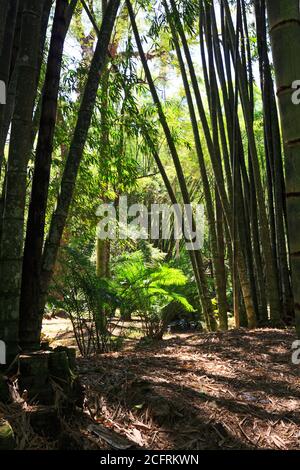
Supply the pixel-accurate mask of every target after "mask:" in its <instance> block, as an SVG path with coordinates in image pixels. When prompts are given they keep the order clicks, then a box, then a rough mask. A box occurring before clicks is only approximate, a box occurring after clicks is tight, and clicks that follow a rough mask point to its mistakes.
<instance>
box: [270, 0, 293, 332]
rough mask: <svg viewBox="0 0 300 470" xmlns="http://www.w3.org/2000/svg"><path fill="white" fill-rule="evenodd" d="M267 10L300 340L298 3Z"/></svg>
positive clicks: (282, 2)
mask: <svg viewBox="0 0 300 470" xmlns="http://www.w3.org/2000/svg"><path fill="white" fill-rule="evenodd" d="M267 10H268V16H269V24H270V35H271V43H272V53H273V58H274V68H275V74H276V82H277V96H278V100H279V106H280V114H281V124H282V132H283V140H284V148H285V164H286V197H287V215H288V223H289V244H290V257H291V270H292V282H293V293H294V305H295V315H296V328H297V333H298V335H299V336H300V239H299V233H300V158H299V156H300V108H299V105H296V104H294V102H293V93H295V89H294V88H293V83H294V82H295V81H297V80H298V81H299V79H300V62H299V61H298V60H296V59H295V58H297V57H299V54H300V28H299V24H300V11H299V1H298V0H290V1H289V2H286V1H285V0H277V1H276V2H275V1H273V0H267ZM298 83H299V82H298Z"/></svg>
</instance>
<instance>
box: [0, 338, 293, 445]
mask: <svg viewBox="0 0 300 470" xmlns="http://www.w3.org/2000/svg"><path fill="white" fill-rule="evenodd" d="M68 335H69V333H68ZM295 339H296V338H295V335H294V332H293V331H291V330H275V329H264V330H255V331H248V330H238V331H237V330H232V331H230V332H227V333H197V334H180V335H177V336H176V337H172V338H169V339H166V340H164V341H161V342H158V343H156V344H152V345H148V346H147V345H143V347H142V346H141V345H140V344H139V343H138V342H137V341H135V342H133V341H131V344H130V350H124V351H122V352H118V353H109V354H105V355H101V356H98V357H94V358H91V359H83V358H79V359H78V361H77V362H78V373H79V374H80V377H81V380H82V382H83V383H84V384H85V386H86V396H87V399H86V404H85V410H84V413H82V412H79V411H78V412H76V415H74V416H73V418H72V419H71V420H69V421H68V422H66V421H65V420H63V423H62V424H63V429H64V430H65V433H64V434H63V435H64V436H65V438H64V437H63V438H60V441H59V442H57V441H55V440H51V439H50V440H48V441H46V440H42V439H41V438H39V437H37V436H36V435H35V434H34V433H32V430H31V429H30V427H29V426H28V423H26V419H24V416H23V417H21V415H20V409H19V408H18V407H17V405H13V406H12V407H7V408H5V407H3V409H1V407H0V414H1V413H2V414H3V415H4V416H5V417H6V418H9V419H10V421H11V422H12V424H13V427H14V430H15V432H16V434H17V441H18V447H19V448H34V449H37V448H50V449H51V448H52V449H55V448H62V449H65V448H83V449H125V448H128V447H130V446H133V448H138V447H142V448H146V449H155V450H157V449H163V450H168V449H184V450H200V449H220V448H221V449H257V448H259V449H300V366H296V365H293V364H292V362H291V353H292V351H291V345H292V342H293V341H294V340H295ZM29 408H30V407H29ZM29 411H30V410H29ZM124 438H125V440H124Z"/></svg>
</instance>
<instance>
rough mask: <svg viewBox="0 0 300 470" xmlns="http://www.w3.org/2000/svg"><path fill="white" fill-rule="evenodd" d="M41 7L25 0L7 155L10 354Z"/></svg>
mask: <svg viewBox="0 0 300 470" xmlns="http://www.w3.org/2000/svg"><path fill="white" fill-rule="evenodd" d="M42 7H43V2H41V1H40V0H27V1H26V3H25V6H24V11H23V17H22V27H21V41H20V54H19V59H18V80H17V89H16V90H17V91H16V106H15V111H14V115H13V120H12V129H11V136H10V147H9V156H8V168H7V182H6V191H5V203H4V213H3V221H2V224H3V229H2V243H1V260H0V279H1V282H0V312H1V327H0V333H1V334H0V336H1V337H2V339H4V341H5V342H6V344H7V346H8V354H9V355H13V354H14V353H16V351H17V343H18V329H19V325H18V320H19V302H20V288H21V273H22V254H23V253H22V251H23V226H24V211H25V198H26V180H27V164H28V158H29V153H30V136H31V123H32V113H33V105H34V98H35V93H36V86H37V71H38V70H37V69H38V55H39V38H40V24H41V15H42Z"/></svg>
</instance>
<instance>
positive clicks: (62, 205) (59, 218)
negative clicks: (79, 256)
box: [26, 0, 120, 347]
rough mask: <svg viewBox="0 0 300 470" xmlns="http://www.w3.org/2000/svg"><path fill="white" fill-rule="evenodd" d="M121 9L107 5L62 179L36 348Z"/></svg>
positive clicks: (33, 331) (35, 324)
mask: <svg viewBox="0 0 300 470" xmlns="http://www.w3.org/2000/svg"><path fill="white" fill-rule="evenodd" d="M119 5H120V0H110V2H109V4H108V7H107V10H106V13H105V17H104V20H103V22H102V26H101V29H100V34H99V39H98V41H97V46H96V49H95V53H94V56H93V59H92V63H91V67H90V71H89V75H88V78H87V82H86V86H85V90H84V93H83V97H82V101H81V105H80V109H79V112H78V119H77V123H76V127H75V131H74V135H73V138H72V142H71V145H70V150H69V154H68V157H67V162H66V166H65V169H64V173H63V176H62V181H61V186H60V193H59V196H58V201H57V206H56V209H55V211H54V213H53V215H52V220H51V224H50V229H49V234H48V237H47V240H46V243H45V248H44V252H43V260H42V269H41V283H40V298H39V305H36V306H35V309H34V313H33V316H32V317H31V319H29V320H28V322H27V325H26V328H27V343H28V344H29V345H31V346H35V347H36V346H37V344H38V343H39V341H40V333H41V326H42V317H43V313H44V309H45V305H46V300H47V293H48V288H49V284H50V281H51V278H52V274H53V270H54V266H55V262H56V258H57V253H58V250H59V246H60V242H61V238H62V234H63V230H64V227H65V225H66V221H67V217H68V212H69V208H70V205H71V202H72V197H73V192H74V187H75V182H76V178H77V173H78V169H79V165H80V161H81V158H82V155H83V150H84V145H85V142H86V138H87V133H88V130H89V126H90V123H91V118H92V114H93V110H94V105H95V101H96V97H97V91H98V87H99V80H100V76H101V73H102V71H103V68H104V66H105V61H106V55H107V50H108V45H109V43H110V38H111V34H112V30H113V27H114V24H115V20H116V16H117V12H118V8H119Z"/></svg>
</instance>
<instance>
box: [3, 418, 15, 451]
mask: <svg viewBox="0 0 300 470" xmlns="http://www.w3.org/2000/svg"><path fill="white" fill-rule="evenodd" d="M15 447H16V441H15V436H14V432H13V429H12V427H11V425H10V424H9V422H8V421H6V420H5V419H0V451H1V450H13V449H14V448H15Z"/></svg>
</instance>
